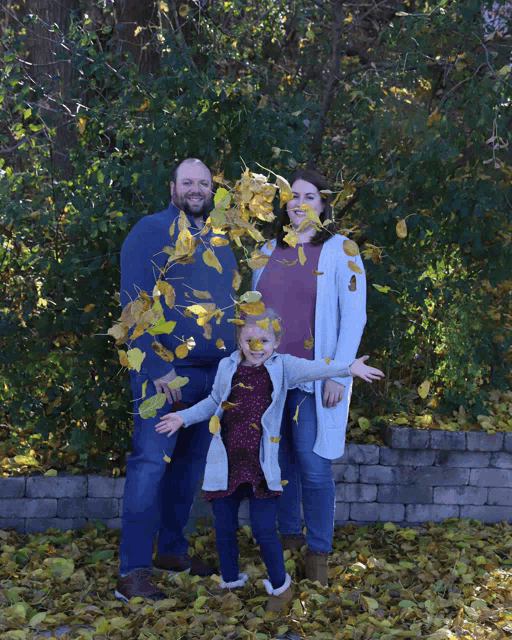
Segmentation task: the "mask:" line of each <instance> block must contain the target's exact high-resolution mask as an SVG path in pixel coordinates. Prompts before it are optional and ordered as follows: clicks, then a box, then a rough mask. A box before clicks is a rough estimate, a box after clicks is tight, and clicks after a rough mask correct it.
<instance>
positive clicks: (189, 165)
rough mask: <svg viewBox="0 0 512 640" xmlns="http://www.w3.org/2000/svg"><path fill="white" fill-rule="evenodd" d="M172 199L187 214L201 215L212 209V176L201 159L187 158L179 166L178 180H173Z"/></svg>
mask: <svg viewBox="0 0 512 640" xmlns="http://www.w3.org/2000/svg"><path fill="white" fill-rule="evenodd" d="M171 200H172V203H173V205H174V206H175V207H177V208H178V209H180V210H181V211H184V212H185V213H186V214H187V216H194V217H200V216H203V215H204V214H206V213H209V212H210V210H211V206H212V202H213V194H212V176H211V173H210V171H209V170H208V168H207V167H206V166H205V165H204V164H203V163H202V162H200V161H199V160H190V161H188V160H185V161H184V162H182V163H181V165H180V166H179V167H178V173H177V176H176V182H175V183H174V182H171Z"/></svg>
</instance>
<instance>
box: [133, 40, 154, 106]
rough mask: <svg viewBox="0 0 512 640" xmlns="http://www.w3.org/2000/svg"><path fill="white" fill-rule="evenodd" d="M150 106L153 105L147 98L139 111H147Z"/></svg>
mask: <svg viewBox="0 0 512 640" xmlns="http://www.w3.org/2000/svg"><path fill="white" fill-rule="evenodd" d="M135 35H137V34H135ZM150 104H151V103H150V101H149V100H148V99H147V98H145V99H144V102H143V103H142V104H141V105H140V107H137V111H146V109H147V108H148V107H149V105H150Z"/></svg>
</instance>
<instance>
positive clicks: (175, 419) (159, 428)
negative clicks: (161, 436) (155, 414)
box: [155, 413, 184, 438]
mask: <svg viewBox="0 0 512 640" xmlns="http://www.w3.org/2000/svg"><path fill="white" fill-rule="evenodd" d="M183 424H184V422H183V420H182V419H181V418H180V417H179V415H178V414H177V413H168V414H166V415H165V416H163V417H162V419H161V420H160V422H159V423H158V424H157V425H156V427H155V431H156V432H157V433H168V434H169V435H168V436H167V437H168V438H170V437H171V436H172V435H173V434H174V433H176V431H178V429H179V428H180V427H182V426H183Z"/></svg>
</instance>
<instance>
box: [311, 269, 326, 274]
mask: <svg viewBox="0 0 512 640" xmlns="http://www.w3.org/2000/svg"><path fill="white" fill-rule="evenodd" d="M313 275H314V276H323V275H324V272H323V271H317V270H316V269H313Z"/></svg>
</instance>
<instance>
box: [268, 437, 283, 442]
mask: <svg viewBox="0 0 512 640" xmlns="http://www.w3.org/2000/svg"><path fill="white" fill-rule="evenodd" d="M279 440H281V436H279V437H278V438H274V437H272V436H271V437H270V442H274V443H276V442H279Z"/></svg>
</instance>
